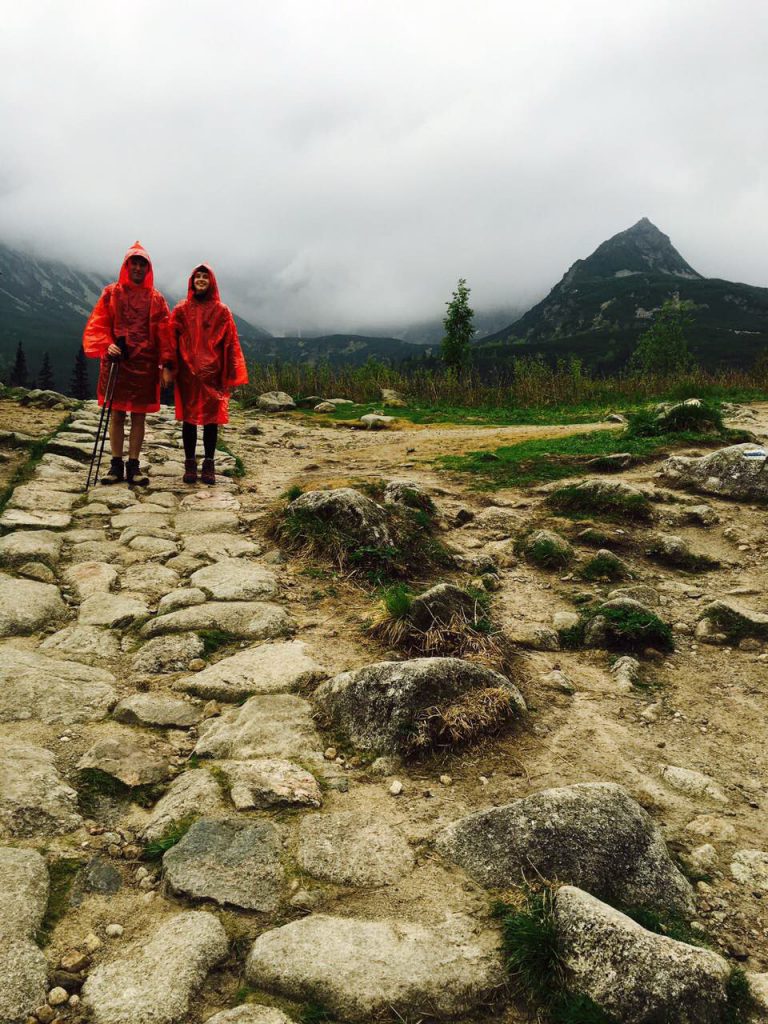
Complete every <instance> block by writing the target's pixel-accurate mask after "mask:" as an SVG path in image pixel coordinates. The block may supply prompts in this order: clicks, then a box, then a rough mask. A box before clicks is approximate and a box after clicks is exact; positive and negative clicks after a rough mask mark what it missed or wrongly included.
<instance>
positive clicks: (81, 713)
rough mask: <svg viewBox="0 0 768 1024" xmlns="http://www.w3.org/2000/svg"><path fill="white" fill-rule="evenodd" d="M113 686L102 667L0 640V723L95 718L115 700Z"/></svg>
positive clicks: (102, 715) (69, 722)
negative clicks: (49, 654) (62, 658)
mask: <svg viewBox="0 0 768 1024" xmlns="http://www.w3.org/2000/svg"><path fill="white" fill-rule="evenodd" d="M114 684H115V677H114V676H113V675H112V674H111V672H105V671H104V669H101V668H92V667H90V666H88V665H82V664H80V663H79V662H75V661H62V660H60V659H59V658H47V657H46V656H45V655H44V654H38V653H37V652H36V651H27V650H22V649H20V648H17V647H14V646H13V644H9V643H4V644H0V722H19V721H24V720H26V719H35V720H36V721H39V722H46V723H47V724H48V725H58V724H61V725H74V724H75V723H79V722H98V721H101V719H103V718H106V716H107V715H108V714H109V711H110V709H111V708H113V707H114V705H115V704H116V703H117V692H116V690H115V688H114Z"/></svg>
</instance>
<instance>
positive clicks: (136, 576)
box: [120, 565, 181, 601]
mask: <svg viewBox="0 0 768 1024" xmlns="http://www.w3.org/2000/svg"><path fill="white" fill-rule="evenodd" d="M180 581H181V577H180V576H179V574H178V573H177V572H174V571H173V569H166V568H165V567H164V566H162V565H132V566H130V567H129V568H128V569H126V570H125V571H124V572H123V574H122V576H121V578H120V586H121V587H122V589H123V590H131V591H134V592H136V593H140V594H142V595H143V596H144V597H146V598H147V600H149V601H157V600H159V599H160V598H161V597H163V596H164V595H165V594H168V593H170V591H171V590H175V589H176V588H177V587H178V586H179V583H180Z"/></svg>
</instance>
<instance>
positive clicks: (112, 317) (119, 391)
mask: <svg viewBox="0 0 768 1024" xmlns="http://www.w3.org/2000/svg"><path fill="white" fill-rule="evenodd" d="M169 341H170V337H169V311H168V303H167V302H166V301H165V299H164V298H163V296H162V295H161V294H160V292H158V291H156V290H155V288H154V273H153V270H152V261H151V260H150V258H149V254H148V253H147V251H146V249H145V248H144V246H143V245H142V244H141V243H140V242H134V244H133V245H132V246H131V248H130V249H129V250H128V252H127V253H126V255H125V259H124V260H123V264H122V267H121V268H120V276H119V278H118V280H117V281H116V282H115V283H113V284H108V285H107V287H106V288H105V289H104V291H103V292H102V293H101V297H100V298H99V301H98V302H97V303H96V305H95V307H94V309H93V312H92V313H91V315H90V317H89V318H88V323H87V324H86V325H85V331H84V332H83V350H84V351H85V354H86V355H87V356H91V357H93V358H97V359H101V368H100V372H99V382H98V387H97V397H98V401H99V405H103V404H104V395H105V392H106V389H107V381H108V379H109V371H110V367H111V366H112V365H113V364H114V363H115V362H118V364H119V365H118V367H117V369H118V371H119V373H118V377H117V384H116V385H115V389H114V393H113V402H112V418H111V420H110V427H109V440H110V445H111V448H112V461H111V463H110V467H109V471H108V473H107V474H106V476H105V477H103V478H102V481H101V482H102V483H104V484H108V483H118V482H119V481H121V480H123V479H124V478H127V480H128V483H129V484H134V483H139V484H140V483H144V484H146V483H147V480H146V478H142V477H140V476H139V455H140V453H141V445H142V443H143V441H144V426H145V417H146V414H147V413H148V412H157V410H158V409H159V408H160V365H161V363H162V361H163V358H164V356H165V355H166V354H167V351H168V346H169ZM128 412H129V413H130V414H131V432H130V436H129V438H128V463H127V465H124V464H123V449H124V445H125V414H126V413H128Z"/></svg>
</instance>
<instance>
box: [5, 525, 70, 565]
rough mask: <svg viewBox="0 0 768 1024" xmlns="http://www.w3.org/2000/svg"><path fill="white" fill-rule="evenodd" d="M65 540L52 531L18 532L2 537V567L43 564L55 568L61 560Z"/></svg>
mask: <svg viewBox="0 0 768 1024" xmlns="http://www.w3.org/2000/svg"><path fill="white" fill-rule="evenodd" d="M63 543H64V541H63V538H62V535H61V534H60V533H53V532H52V531H51V530H16V531H15V532H14V533H9V534H8V535H7V536H5V537H0V565H10V566H19V565H24V563H25V562H42V563H43V564H44V565H49V566H55V565H56V564H57V563H58V561H59V559H60V558H61V549H62V546H63Z"/></svg>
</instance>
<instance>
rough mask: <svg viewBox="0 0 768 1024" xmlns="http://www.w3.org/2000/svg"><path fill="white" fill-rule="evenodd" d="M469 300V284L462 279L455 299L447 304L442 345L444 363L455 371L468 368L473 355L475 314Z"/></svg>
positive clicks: (454, 294)
mask: <svg viewBox="0 0 768 1024" xmlns="http://www.w3.org/2000/svg"><path fill="white" fill-rule="evenodd" d="M468 300H469V288H467V282H466V281H465V280H464V278H463V277H460V278H459V283H458V285H457V286H456V291H455V292H454V293H453V298H452V299H451V301H450V302H446V306H447V307H448V312H447V314H446V316H445V318H444V320H443V327H444V328H445V334H444V336H443V340H442V343H441V353H442V357H443V362H444V363H445V365H446V366H447V367H449V368H450V369H453V370H463V369H464V368H465V367H467V366H468V365H469V361H470V358H471V354H472V353H471V350H470V347H469V343H470V341H471V340H472V335H473V334H474V333H475V328H474V325H473V323H472V318H473V317H474V315H475V313H474V310H473V309H470V306H469V301H468Z"/></svg>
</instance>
